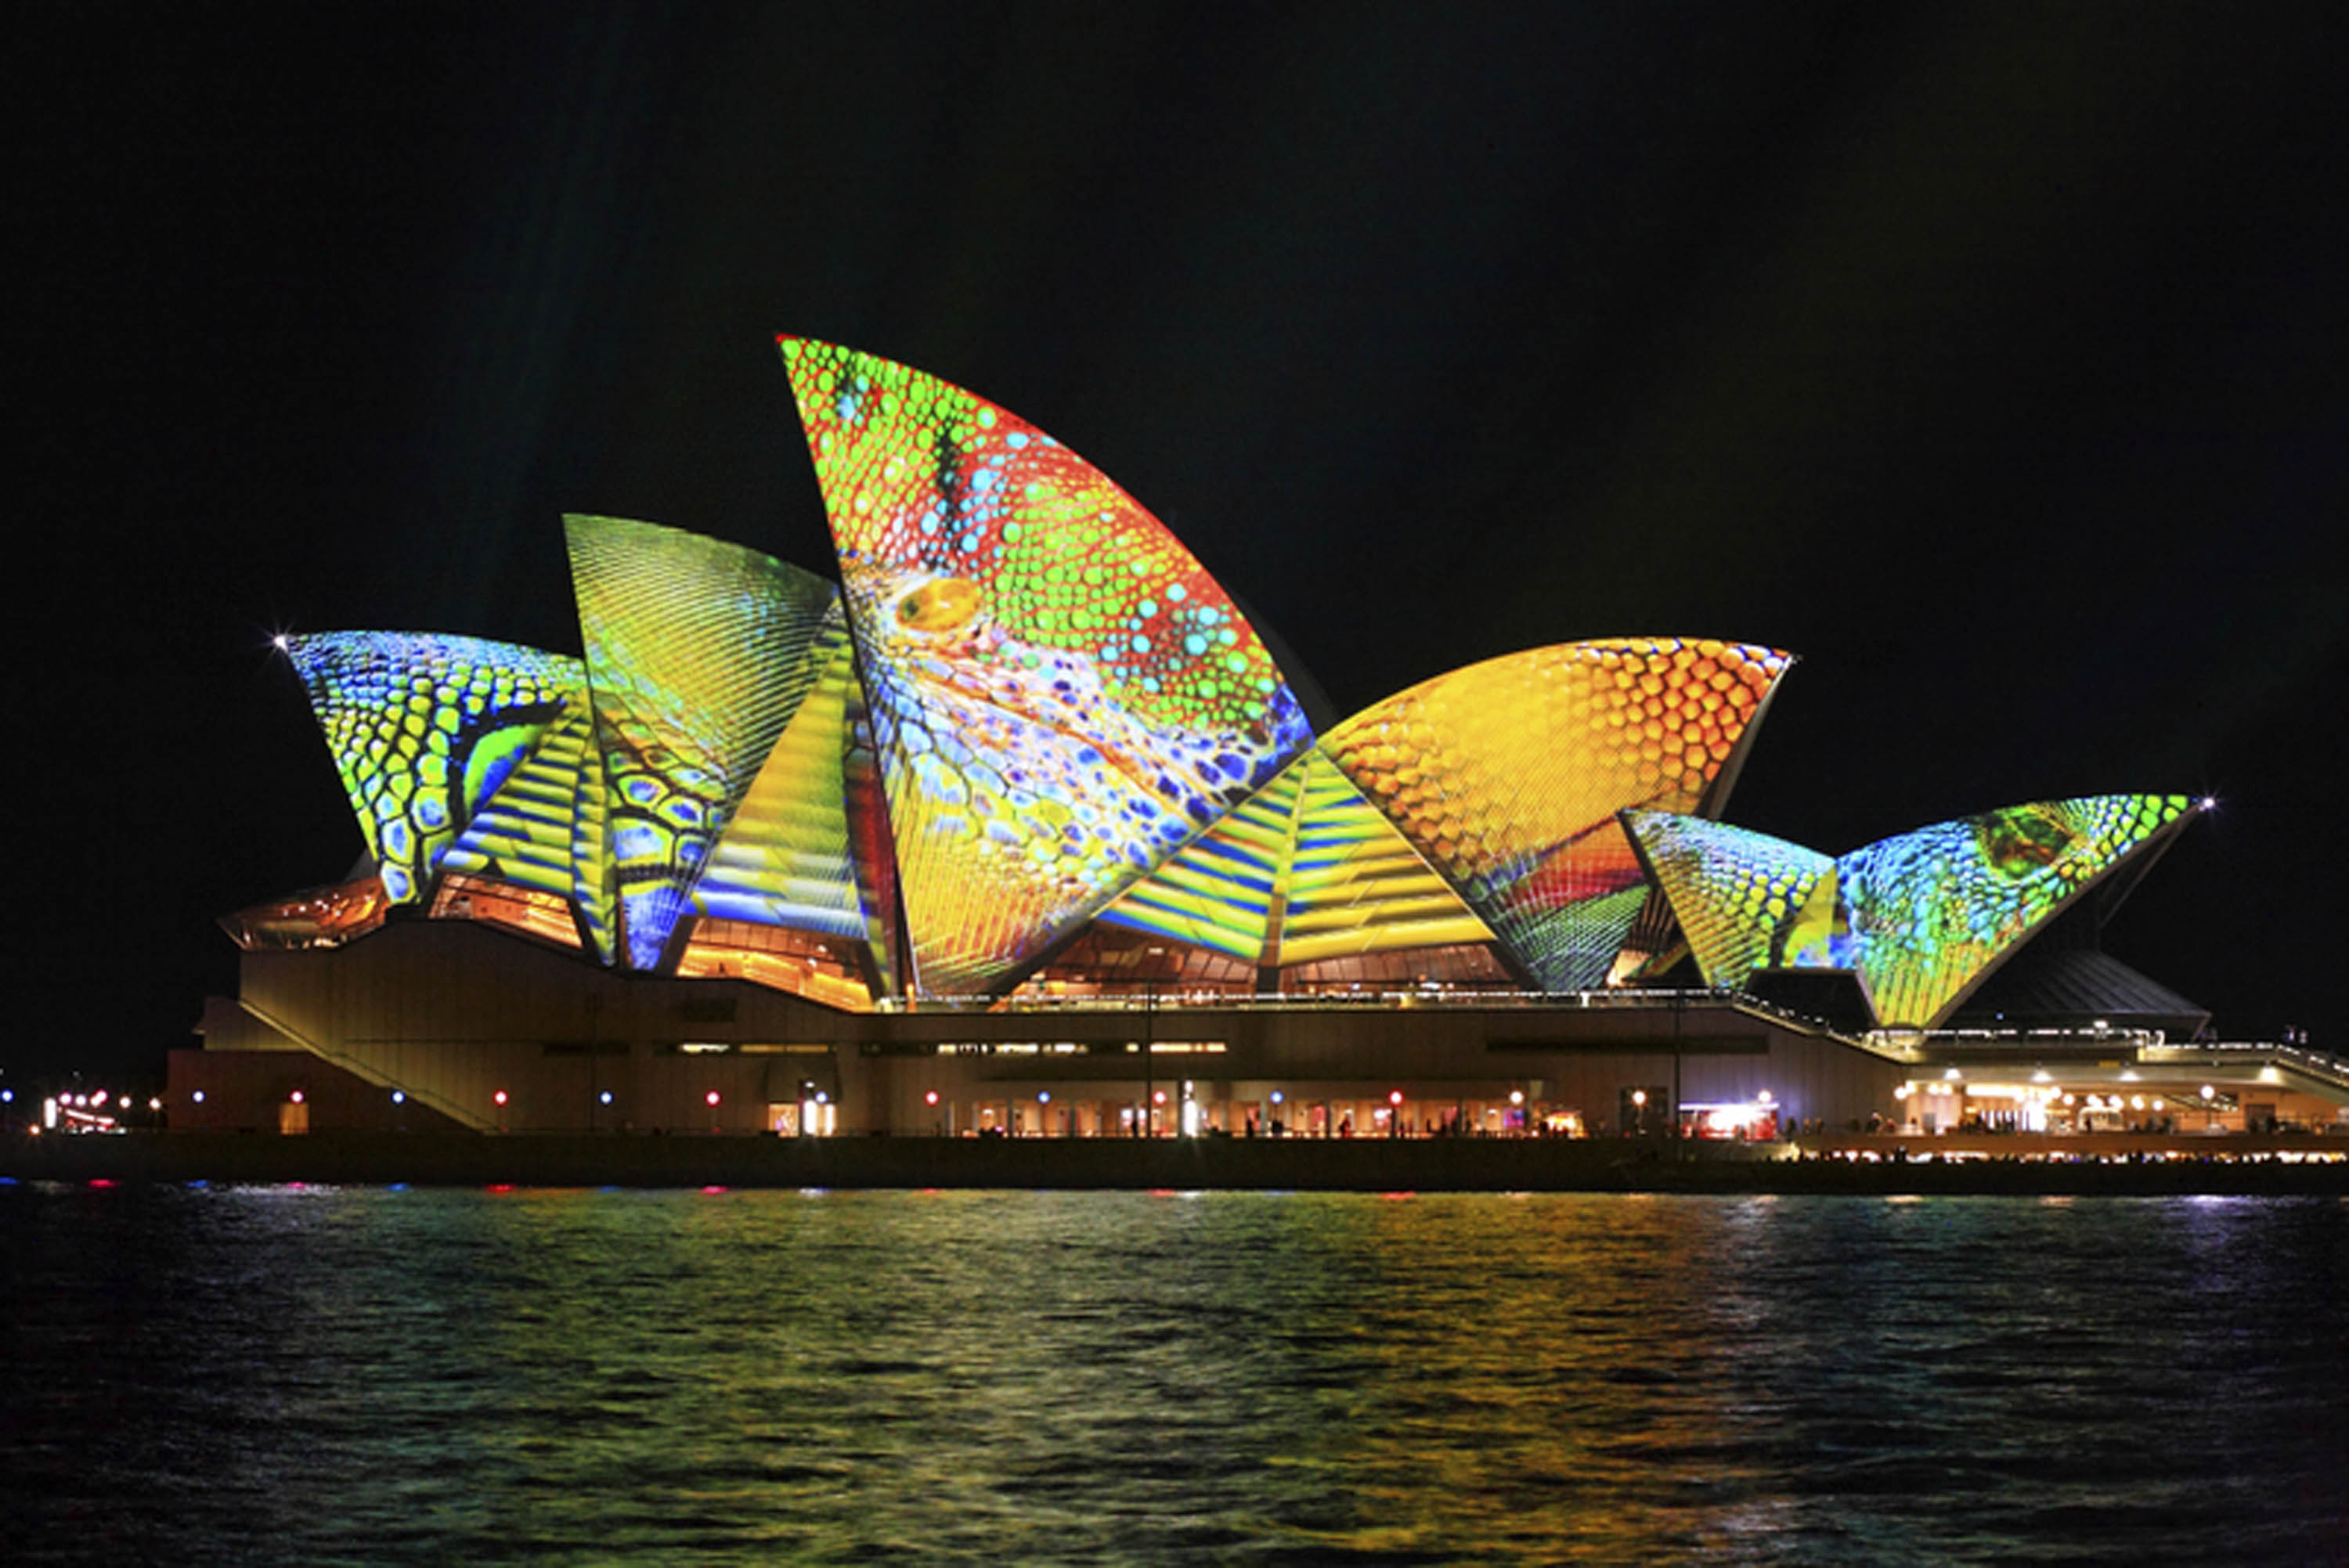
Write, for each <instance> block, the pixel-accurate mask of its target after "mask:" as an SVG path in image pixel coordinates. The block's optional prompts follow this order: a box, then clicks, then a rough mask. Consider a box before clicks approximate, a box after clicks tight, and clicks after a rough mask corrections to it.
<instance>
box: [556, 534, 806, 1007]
mask: <svg viewBox="0 0 2349 1568" xmlns="http://www.w3.org/2000/svg"><path fill="white" fill-rule="evenodd" d="M564 533H565V536H566V538H567V539H568V541H569V543H570V547H571V575H572V582H573V586H574V591H575V593H577V596H578V600H579V629H580V634H581V635H582V636H583V637H584V638H585V642H586V646H587V681H588V686H589V689H590V690H591V691H592V692H593V693H594V696H595V732H596V745H597V748H598V749H599V750H600V751H601V752H602V754H603V758H604V769H605V789H606V791H607V794H606V807H605V810H606V829H605V831H606V849H607V851H608V852H609V853H610V855H611V857H612V866H613V874H614V880H615V884H616V893H617V896H618V899H619V913H620V934H621V951H622V953H623V954H624V955H625V957H626V963H627V966H628V967H630V968H632V969H654V968H657V967H659V966H660V964H661V962H662V957H663V954H664V953H665V951H666V950H667V945H668V940H669V936H670V934H671V933H672V932H673V931H674V930H675V929H676V926H677V922H678V917H679V916H681V915H683V914H684V913H686V911H687V908H688V898H689V895H690V893H691V890H692V887H693V884H694V882H696V881H697V880H698V878H699V876H700V874H701V871H702V867H703V866H704V864H705V863H706V862H707V861H708V860H709V851H710V849H711V847H712V846H713V845H714V844H715V843H716V842H717V840H718V838H719V834H720V833H722V832H723V831H724V830H725V828H726V824H727V822H728V821H729V820H731V818H732V816H733V813H734V810H735V808H736V807H737V806H738V805H740V803H741V799H742V796H743V794H744V792H745V791H747V790H748V789H750V784H751V781H752V780H753V779H756V778H757V776H758V772H759V769H760V768H761V765H763V764H764V763H765V761H766V759H767V753H768V752H769V751H770V750H771V749H772V748H773V747H774V744H775V740H776V738H778V737H779V736H781V734H782V732H783V727H784V726H785V725H786V724H788V723H790V722H791V718H792V715H793V714H794V713H796V712H797V711H798V709H799V706H800V703H801V701H802V698H804V697H805V696H807V693H808V689H809V687H810V686H812V685H813V684H814V681H815V677H816V676H817V674H818V673H820V672H819V670H818V667H817V665H815V663H814V662H813V661H812V659H811V658H810V655H811V653H812V651H813V649H814V647H815V645H816V643H817V640H818V634H819V633H820V631H821V630H822V628H823V623H824V619H825V617H826V615H827V614H829V613H830V612H831V610H832V608H833V587H832V584H830V583H826V582H824V581H823V579H822V578H820V577H816V576H813V575H812V574H810V573H805V572H802V571H801V570H800V569H799V568H797V567H795V566H786V565H784V564H783V563H782V562H779V561H776V560H775V559H773V558H772V557H771V556H766V555H761V554H760V553H759V552H757V551H755V550H745V549H743V548H742V547H741V546H740V545H737V544H728V543H724V542H721V541H719V540H715V539H709V538H705V537H703V536H702V535H700V534H698V533H687V532H685V531H682V530H679V529H673V528H659V527H656V526H654V525H653V524H651V523H644V522H630V521H624V520H621V519H618V518H607V517H568V518H565V519H564Z"/></svg>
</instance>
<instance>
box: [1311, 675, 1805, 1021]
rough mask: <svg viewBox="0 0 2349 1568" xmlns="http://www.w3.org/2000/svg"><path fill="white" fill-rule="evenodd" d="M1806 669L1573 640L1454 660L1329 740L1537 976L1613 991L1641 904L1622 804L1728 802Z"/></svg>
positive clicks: (1549, 982)
mask: <svg viewBox="0 0 2349 1568" xmlns="http://www.w3.org/2000/svg"><path fill="white" fill-rule="evenodd" d="M1791 663H1792V660H1791V658H1790V657H1789V655H1785V654H1783V653H1780V652H1778V651H1777V650H1775V649H1772V648H1763V647H1754V646H1751V645H1744V644H1737V643H1721V642H1713V641H1709V640H1708V641H1692V640H1684V639H1681V638H1671V637H1642V638H1630V639H1624V640H1619V641H1615V640H1610V641H1602V642H1584V643H1567V644H1561V645H1556V646H1553V647H1547V648H1536V649H1532V650H1530V651H1528V652H1526V653H1521V654H1512V655H1505V656H1503V657H1501V658H1497V659H1488V660H1486V661H1485V662H1484V663H1482V664H1477V665H1469V666H1468V667H1466V668H1464V669H1460V670H1454V671H1453V672H1451V673H1450V674H1448V675H1442V676H1436V677H1434V678H1433V680H1428V681H1423V682H1422V683H1421V684H1420V685H1418V686H1413V687H1412V688H1411V689H1410V690H1408V691H1405V692H1402V693H1400V694H1398V695H1397V696H1392V697H1389V698H1388V699H1386V700H1385V701H1384V702H1381V703H1378V704H1376V705H1374V706H1373V707H1369V708H1367V709H1365V710H1363V711H1362V712H1361V713H1360V714H1358V715H1356V716H1355V717H1352V718H1350V719H1348V720H1347V721H1346V722H1345V723H1344V724H1342V725H1340V726H1339V727H1337V728H1336V729H1335V730H1333V731H1331V732H1330V734H1329V735H1328V736H1327V737H1325V738H1323V739H1322V741H1321V748H1322V750H1323V751H1324V752H1325V753H1326V754H1328V755H1329V756H1330V758H1332V759H1333V760H1335V761H1336V762H1337V764H1338V766H1339V767H1340V769H1343V770H1344V771H1345V773H1346V776H1347V777H1348V778H1349V779H1352V780H1353V782H1354V784H1355V786H1356V787H1357V788H1359V789H1361V791H1362V793H1363V794H1364V795H1365V796H1366V797H1368V798H1369V799H1370V800H1371V803H1372V804H1374V805H1376V806H1377V807H1378V808H1379V810H1381V812H1382V813H1384V814H1385V816H1386V817H1387V819H1388V820H1391V821H1392V822H1393V823H1394V824H1395V826H1396V827H1398V828H1400V829H1401V830H1402V834H1403V836H1404V837H1405V838H1406V839H1408V840H1409V841H1411V843H1412V845H1413V848H1414V849H1416V850H1418V851H1419V852H1420V853H1421V854H1422V855H1423V856H1424V857H1426V859H1427V861H1428V863H1429V864H1430V865H1432V866H1433V867H1435V869H1436V870H1437V871H1439V872H1442V873H1443V874H1444V878H1445V880H1446V881H1448V882H1451V884H1452V885H1453V886H1454V888H1455V889H1456V890H1458V892H1460V894H1461V896H1462V897H1463V898H1464V899H1465V900H1466V902H1467V903H1468V905H1469V907H1470V908H1471V909H1473V910H1474V911H1475V913H1477V915H1479V916H1480V917H1481V918H1482V919H1483V920H1484V921H1485V923H1486V925H1488V926H1489V927H1491V929H1492V931H1493V934H1495V936H1496V937H1497V938H1498V939H1499V941H1500V943H1501V944H1502V946H1503V947H1504V949H1505V950H1506V952H1507V953H1508V954H1509V955H1510V956H1511V957H1512V958H1513V959H1514V960H1515V961H1516V964H1517V965H1518V966H1519V967H1520V968H1521V969H1522V971H1523V972H1524V973H1525V974H1526V977H1527V978H1528V979H1530V980H1531V981H1532V982H1533V983H1534V984H1535V985H1538V986H1540V987H1541V988H1543V989H1545V990H1550V991H1573V990H1582V989H1586V988H1588V987H1591V986H1595V985H1599V984H1601V983H1602V982H1603V981H1604V980H1605V978H1606V975H1607V973H1608V970H1609V967H1610V966H1611V965H1613V963H1614V960H1615V956H1616V954H1617V952H1618V951H1619V949H1620V948H1621V946H1622V943H1623V939H1624V937H1625V936H1626V935H1627V934H1629V933H1630V926H1631V923H1632V921H1633V920H1634V919H1635V918H1637V916H1638V913H1639V905H1640V882H1641V874H1640V867H1639V861H1638V858H1637V857H1636V856H1635V855H1634V854H1633V853H1632V851H1631V846H1630V840H1629V839H1628V838H1626V837H1625V836H1624V832H1623V830H1622V827H1621V825H1620V824H1619V822H1617V821H1616V820H1615V813H1616V812H1618V811H1619V810H1623V809H1625V808H1626V807H1634V806H1643V807H1650V808H1653V809H1656V810H1670V811H1683V812H1685V811H1694V810H1698V809H1699V808H1700V807H1701V806H1702V807H1705V808H1707V809H1711V810H1718V808H1719V804H1720V802H1719V799H1717V797H1718V795H1719V794H1720V793H1721V791H1720V790H1719V789H1716V788H1715V786H1716V783H1717V781H1719V780H1720V779H1722V778H1723V773H1724V769H1727V767H1728V764H1729V762H1730V760H1731V758H1733V756H1734V755H1735V753H1736V750H1737V747H1738V744H1739V742H1740V741H1741V739H1742V738H1744V732H1745V727H1746V726H1747V725H1748V724H1749V723H1751V722H1752V720H1753V718H1754V715H1755V714H1756V713H1757V712H1759V711H1760V709H1761V707H1762V704H1763V702H1764V700H1765V699H1766V698H1767V697H1768V696H1769V693H1770V690H1771V687H1772V686H1774V685H1775V683H1776V682H1777V680H1778V678H1779V676H1782V675H1784V674H1785V670H1786V668H1787V666H1788V665H1789V664H1791Z"/></svg>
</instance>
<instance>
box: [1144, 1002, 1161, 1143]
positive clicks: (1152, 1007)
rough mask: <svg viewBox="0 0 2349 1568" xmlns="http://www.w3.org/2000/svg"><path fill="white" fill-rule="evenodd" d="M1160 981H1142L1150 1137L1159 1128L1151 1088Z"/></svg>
mask: <svg viewBox="0 0 2349 1568" xmlns="http://www.w3.org/2000/svg"><path fill="white" fill-rule="evenodd" d="M1157 1023H1158V981H1157V978H1156V977H1155V976H1153V977H1151V978H1149V979H1146V980H1144V981H1143V983H1142V1136H1143V1137H1144V1138H1148V1137H1150V1136H1151V1135H1152V1134H1153V1133H1154V1132H1155V1131H1156V1130H1157V1129H1156V1128H1155V1126H1154V1120H1155V1113H1154V1109H1153V1107H1154V1103H1155V1102H1154V1100H1153V1099H1152V1098H1151V1090H1152V1089H1153V1088H1155V1087H1156V1086H1155V1084H1154V1081H1153V1078H1152V1073H1151V1061H1150V1051H1151V1047H1153V1046H1154V1045H1155V1044H1156V1043H1157V1036H1156V1028H1157Z"/></svg>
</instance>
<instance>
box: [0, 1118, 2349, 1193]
mask: <svg viewBox="0 0 2349 1568" xmlns="http://www.w3.org/2000/svg"><path fill="white" fill-rule="evenodd" d="M2312 1141H2317V1140H2312ZM2333 1142H2334V1143H2336V1144H2337V1142H2338V1140H2333ZM2319 1146H2320V1147H2322V1143H2321V1141H2320V1142H2319ZM2296 1151H2297V1150H2280V1149H2270V1148H2265V1147H2262V1148H2260V1149H2256V1150H2255V1149H2250V1148H2245V1149H2230V1150H2224V1152H2226V1153H2228V1154H2231V1155H2235V1156H2238V1157H2237V1158H2230V1159H2219V1158H2195V1159H2178V1160H2165V1161H2146V1162H2143V1163H2133V1162H2127V1161H2115V1162H2111V1163H2099V1162H2089V1161H2080V1162H2038V1161H2018V1160H2013V1159H1997V1158H1992V1159H1982V1160H1968V1161H1947V1162H1944V1161H1935V1160H1931V1159H1930V1158H1928V1157H1927V1156H1926V1153H1925V1151H1924V1150H1916V1151H1915V1152H1916V1153H1917V1155H1918V1158H1916V1159H1913V1160H1910V1161H1906V1162H1898V1161H1890V1160H1886V1161H1879V1162H1877V1163H1866V1162H1854V1161H1847V1160H1823V1159H1810V1160H1795V1159H1787V1158H1783V1157H1782V1156H1784V1155H1785V1154H1787V1153H1789V1152H1792V1150H1789V1149H1788V1148H1787V1147H1786V1146H1783V1145H1756V1146H1745V1145H1698V1146H1690V1147H1687V1148H1685V1149H1683V1150H1680V1151H1678V1152H1680V1153H1681V1154H1682V1156H1683V1157H1682V1158H1681V1159H1677V1160H1676V1159H1674V1158H1673V1156H1674V1153H1675V1150H1673V1149H1672V1147H1671V1145H1670V1144H1668V1143H1664V1142H1661V1141H1654V1142H1637V1141H1632V1140H1620V1139H1592V1140H1575V1141H1569V1140H1534V1139H1495V1140H1485V1139H1404V1140H1382V1139H1356V1140H1298V1139H1283V1140H1273V1139H1254V1140H1251V1139H1164V1140H1156V1141H1154V1142H1150V1143H1140V1142H1135V1141H1132V1140H1093V1139H996V1138H838V1139H776V1138H757V1137H730V1136H710V1135H707V1134H700V1135H689V1134H688V1135H676V1134H672V1135H668V1136H652V1135H645V1134H634V1135H627V1134H606V1135H603V1136H591V1135H582V1134H568V1133H565V1134H543V1135H516V1136H512V1137H482V1136H479V1135H476V1134H471V1133H453V1134H442V1133H413V1134H398V1133H335V1134H322V1135H313V1136H309V1137H294V1138H284V1137H277V1136H274V1135H270V1134H260V1133H254V1134H235V1133H217V1134H214V1133H178V1134H172V1133H161V1134H144V1135H142V1134H133V1135H129V1136H124V1137H110V1138H109V1137H95V1138H93V1137H85V1138H61V1137H56V1136H50V1137H44V1138H15V1139H10V1140H6V1141H5V1143H0V1176H6V1177H10V1178H13V1179H15V1180H16V1181H118V1182H130V1183H137V1182H188V1181H214V1182H224V1183H260V1184H274V1183H281V1182H293V1181H302V1182H316V1183H320V1184H326V1185H361V1186H380V1185H388V1184H390V1183H394V1182H408V1183H410V1184H412V1185H417V1186H459V1187H474V1186H500V1185H512V1186H527V1187H609V1186H617V1187H708V1186H724V1187H833V1188H924V1187H938V1188H1011V1189H1019V1188H1027V1189H1040V1190H1120V1189H1123V1190H1129V1191H1147V1190H1154V1189H1174V1190H1208V1189H1226V1190H1234V1191H1352V1192H1384V1191H1420V1192H1455V1191H1488V1192H1505V1191H1527V1192H1572V1191H1593V1192H1785V1193H1799V1192H1822V1193H1833V1192H1847V1193H1863V1194H1865V1193H1881V1194H1899V1193H1911V1192H1913V1193H1966V1192H1978V1193H2016V1194H2026V1195H2027V1194H2033V1193H2051V1194H2065V1193H2079V1194H2089V1193H2121V1194H2127V1193H2137V1194H2146V1195H2161V1194H2178V1193H2213V1194H2270V1193H2272V1194H2290V1193H2303V1194H2310V1195H2319V1196H2332V1197H2349V1162H2330V1163H2328V1162H2320V1161H2283V1160H2280V1159H2276V1158H2273V1156H2274V1155H2276V1154H2279V1153H2282V1152H2296ZM2198 1152H2199V1153H2202V1154H2204V1155H2216V1154H2218V1153H2220V1152H2221V1150H2219V1149H2217V1148H2215V1147H2213V1146H2210V1145H2208V1144H2205V1145H2203V1146H2202V1147H2201V1148H2200V1149H2199V1150H2198ZM2244 1155H2250V1156H2252V1157H2251V1158H2242V1157H2240V1156H2244Z"/></svg>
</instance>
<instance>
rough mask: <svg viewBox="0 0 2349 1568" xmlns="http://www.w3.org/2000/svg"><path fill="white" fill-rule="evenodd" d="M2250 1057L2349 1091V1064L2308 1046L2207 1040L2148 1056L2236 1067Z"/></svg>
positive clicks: (2159, 1049)
mask: <svg viewBox="0 0 2349 1568" xmlns="http://www.w3.org/2000/svg"><path fill="white" fill-rule="evenodd" d="M2247 1057H2265V1058H2266V1059H2267V1060H2268V1061H2270V1062H2272V1063H2274V1064H2276V1065H2277V1066H2279V1067H2282V1068H2290V1069H2291V1070H2292V1071H2293V1072H2297V1073H2300V1074H2302V1076H2304V1077H2307V1078H2315V1079H2317V1080H2318V1081H2319V1082H2322V1083H2326V1084H2330V1085H2332V1086H2333V1088H2338V1089H2343V1090H2349V1062H2344V1061H2342V1060H2341V1058H2340V1057H2335V1056H2333V1055H2331V1054H2330V1053H2328V1052H2325V1051H2318V1050H2312V1049H2310V1048H2309V1047H2306V1046H2286V1045H2268V1044H2264V1043H2261V1042H2259V1041H2245V1040H2204V1041H2199V1042H2195V1043H2191V1044H2188V1045H2179V1046H2158V1047H2153V1048H2151V1049H2148V1050H2147V1052H2146V1053H2145V1059H2146V1060H2147V1061H2149V1062H2177V1063H2181V1064H2183V1063H2189V1062H2207V1063H2209V1064H2210V1065H2211V1066H2214V1067H2233V1066H2237V1065H2239V1064H2240V1063H2241V1062H2243V1061H2244V1060H2245V1058H2247Z"/></svg>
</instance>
